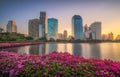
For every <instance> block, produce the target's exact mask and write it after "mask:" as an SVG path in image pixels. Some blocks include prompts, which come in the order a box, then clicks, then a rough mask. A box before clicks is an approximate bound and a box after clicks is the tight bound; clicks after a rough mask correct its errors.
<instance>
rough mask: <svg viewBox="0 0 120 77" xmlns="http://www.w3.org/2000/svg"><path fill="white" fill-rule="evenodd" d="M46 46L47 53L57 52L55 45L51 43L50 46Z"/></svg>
mask: <svg viewBox="0 0 120 77" xmlns="http://www.w3.org/2000/svg"><path fill="white" fill-rule="evenodd" d="M47 45H48V46H47V47H48V48H47V49H48V50H47V51H46V52H47V53H51V52H54V51H57V44H56V43H52V44H47Z"/></svg>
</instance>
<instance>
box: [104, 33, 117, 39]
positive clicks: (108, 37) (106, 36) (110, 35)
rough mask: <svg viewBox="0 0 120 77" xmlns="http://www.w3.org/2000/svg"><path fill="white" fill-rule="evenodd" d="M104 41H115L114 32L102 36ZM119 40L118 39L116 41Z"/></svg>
mask: <svg viewBox="0 0 120 77" xmlns="http://www.w3.org/2000/svg"><path fill="white" fill-rule="evenodd" d="M102 40H114V35H113V33H112V32H110V33H108V34H103V35H102ZM116 40H118V39H116Z"/></svg>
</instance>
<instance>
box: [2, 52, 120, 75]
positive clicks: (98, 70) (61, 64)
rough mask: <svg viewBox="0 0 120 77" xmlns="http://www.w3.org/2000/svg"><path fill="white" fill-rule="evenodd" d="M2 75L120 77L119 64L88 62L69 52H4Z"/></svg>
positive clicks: (90, 60)
mask: <svg viewBox="0 0 120 77" xmlns="http://www.w3.org/2000/svg"><path fill="white" fill-rule="evenodd" d="M0 75H1V76H2V77H3V76H7V77H16V76H18V77H28V76H29V77H45V76H46V77H48V76H54V77H63V76H65V77H80V76H82V77H119V76H120V62H113V61H111V60H99V59H92V58H91V59H85V58H83V57H80V56H73V55H70V54H69V53H67V52H64V53H57V52H53V53H50V54H46V55H45V54H44V55H27V54H16V53H13V52H7V51H1V52H0Z"/></svg>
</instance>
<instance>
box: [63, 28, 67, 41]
mask: <svg viewBox="0 0 120 77" xmlns="http://www.w3.org/2000/svg"><path fill="white" fill-rule="evenodd" d="M63 34H64V40H67V30H64V33H63Z"/></svg>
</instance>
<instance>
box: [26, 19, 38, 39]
mask: <svg viewBox="0 0 120 77" xmlns="http://www.w3.org/2000/svg"><path fill="white" fill-rule="evenodd" d="M28 24H29V25H28V33H29V36H31V37H33V38H34V39H38V38H39V19H32V20H29V23H28Z"/></svg>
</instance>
